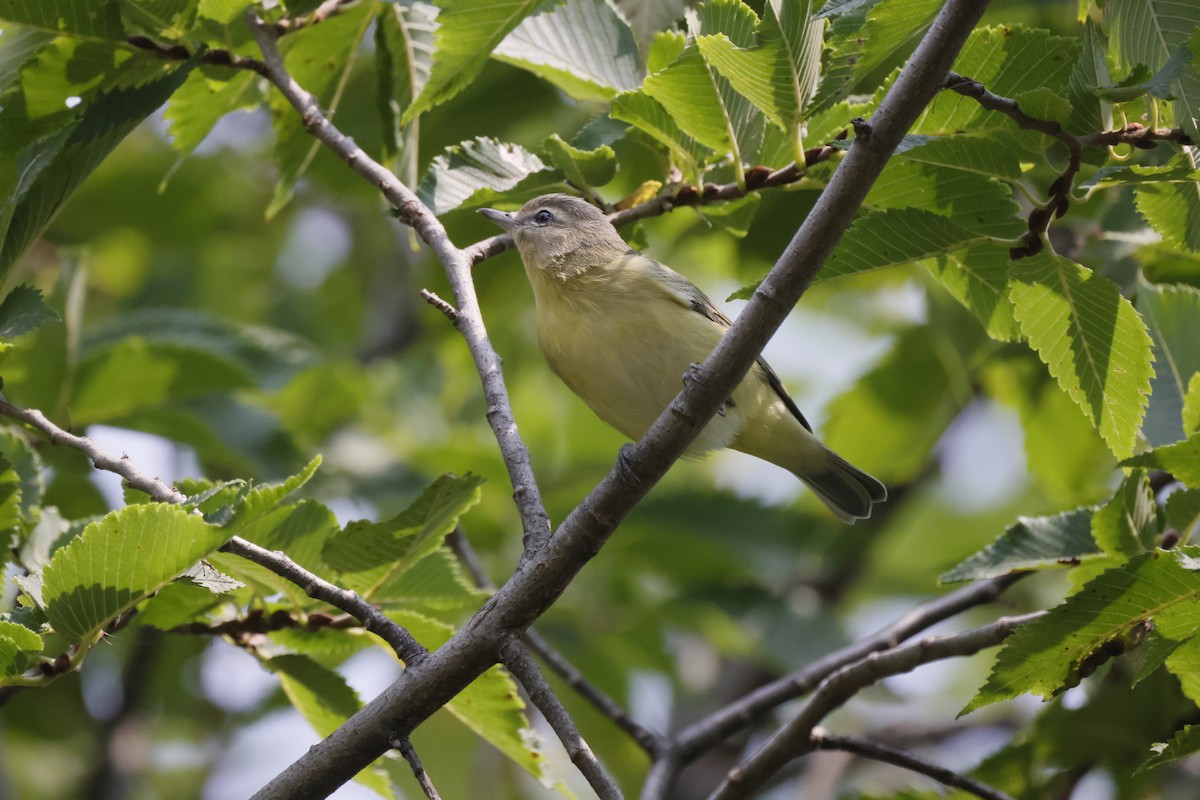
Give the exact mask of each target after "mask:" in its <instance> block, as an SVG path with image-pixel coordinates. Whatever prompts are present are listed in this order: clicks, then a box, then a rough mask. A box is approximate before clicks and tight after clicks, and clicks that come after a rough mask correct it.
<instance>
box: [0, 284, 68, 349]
mask: <svg viewBox="0 0 1200 800" xmlns="http://www.w3.org/2000/svg"><path fill="white" fill-rule="evenodd" d="M61 321H62V317H60V316H59V315H58V312H57V311H55V310H54V309H53V308H51V307H50V306H48V305H46V300H45V299H44V298H43V297H42V290H41V289H35V288H33V287H32V286H26V285H21V286H18V287H17V288H15V289H13V290H12V291H11V292H9V293H8V295H7V296H6V297H5V298H4V302H3V303H0V339H12V338H14V337H16V336H20V335H21V334H23V333H29V332H30V331H32V330H34V329H35V328H39V327H41V326H42V325H45V324H46V323H47V322H61Z"/></svg>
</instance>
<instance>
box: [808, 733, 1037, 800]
mask: <svg viewBox="0 0 1200 800" xmlns="http://www.w3.org/2000/svg"><path fill="white" fill-rule="evenodd" d="M812 744H813V749H814V750H843V751H845V752H847V753H854V754H855V755H857V756H862V757H863V758H869V759H871V760H872V761H882V762H884V763H885V764H894V765H895V766H897V767H903V768H904V769H907V770H912V771H913V772H918V773H920V774H922V775H925V776H927V777H930V778H933V779H934V780H935V781H937V782H938V783H940V784H942V785H943V786H949V787H951V788H954V789H962V790H963V791H964V792H969V793H971V794H973V795H975V796H976V797H981V798H983V800H1014V798H1013V797H1012V796H1011V795H1008V794H1006V793H1004V792H1002V791H1000V790H999V789H996V788H994V787H991V786H988V785H987V784H986V783H980V782H979V781H977V780H975V779H973V778H969V777H967V776H966V775H963V774H962V773H959V772H955V771H954V770H952V769H948V768H947V767H943V766H942V765H940V764H934V763H933V762H931V761H927V760H925V759H923V758H919V757H918V756H915V755H913V754H912V753H907V752H905V751H903V750H900V749H898V748H895V747H889V746H888V745H885V744H880V743H879V742H870V741H867V740H866V739H859V738H857V737H854V736H839V735H836V734H832V733H829V732H828V731H825V730H823V729H821V728H817V729H816V730H814V731H813V734H812Z"/></svg>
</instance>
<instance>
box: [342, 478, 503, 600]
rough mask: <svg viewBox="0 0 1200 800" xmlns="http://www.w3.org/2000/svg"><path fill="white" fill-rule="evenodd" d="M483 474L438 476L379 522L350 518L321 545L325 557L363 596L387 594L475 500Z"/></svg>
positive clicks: (345, 583)
mask: <svg viewBox="0 0 1200 800" xmlns="http://www.w3.org/2000/svg"><path fill="white" fill-rule="evenodd" d="M482 485H483V478H480V477H479V476H477V475H472V474H470V473H467V474H466V475H463V476H462V477H461V478H460V477H456V476H453V475H443V476H442V477H440V478H438V479H437V480H436V481H434V482H433V484H431V485H430V486H429V487H428V488H427V489H425V491H424V492H422V493H421V496H420V497H418V498H417V499H416V500H415V501H414V502H413V504H412V505H410V506H409V507H408V508H406V509H405V510H404V511H401V512H400V513H399V514H397V515H396V516H394V517H392V518H391V519H389V520H386V521H384V522H376V523H371V522H365V521H359V522H352V523H350V524H349V525H347V526H346V528H345V530H343V531H342V532H341V533H340V534H339V535H337V536H334V537H333V538H331V539H330V540H329V541H328V542H327V543H326V545H325V549H324V558H325V562H326V563H327V564H329V566H331V567H333V568H334V569H335V570H337V571H338V572H340V573H341V574H342V576H341V580H342V581H343V582H344V585H345V586H347V587H348V588H351V589H354V590H355V591H357V592H358V593H359V594H361V595H362V596H363V597H364V598H365V599H367V600H371V599H372V598H373V597H375V595H376V594H384V595H386V594H387V593H388V592H389V591H390V590H391V587H393V586H395V585H396V582H397V581H399V580H401V579H402V578H403V577H404V574H405V573H406V572H407V571H408V570H410V569H412V568H413V567H414V566H415V565H416V564H417V562H419V561H420V560H421V559H423V558H425V557H426V556H428V555H430V554H431V553H433V552H435V551H436V550H437V549H438V548H440V547H441V546H442V541H443V540H444V539H445V537H446V535H447V534H448V533H450V531H452V530H454V527H455V526H456V525H457V524H458V520H459V518H460V517H462V515H463V514H465V513H466V512H467V510H468V509H470V508H471V506H473V505H475V504H476V503H477V502H479V498H480V487H481V486H482Z"/></svg>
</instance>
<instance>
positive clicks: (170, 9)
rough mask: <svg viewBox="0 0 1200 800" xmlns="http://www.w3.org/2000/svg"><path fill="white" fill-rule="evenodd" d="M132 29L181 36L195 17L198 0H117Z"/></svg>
mask: <svg viewBox="0 0 1200 800" xmlns="http://www.w3.org/2000/svg"><path fill="white" fill-rule="evenodd" d="M118 2H119V3H120V6H121V17H122V18H123V19H124V20H125V23H126V26H127V27H128V28H130V29H132V30H141V31H144V32H146V33H148V34H150V35H152V36H160V37H162V38H166V39H174V38H178V37H182V36H183V35H184V33H185V32H186V31H187V29H188V28H190V27H191V24H192V22H193V21H194V20H195V17H196V7H197V5H198V3H199V0H118Z"/></svg>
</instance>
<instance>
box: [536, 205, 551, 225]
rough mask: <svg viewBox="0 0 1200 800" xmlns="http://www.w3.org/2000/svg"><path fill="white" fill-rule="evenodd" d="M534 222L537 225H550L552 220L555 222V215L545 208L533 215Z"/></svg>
mask: <svg viewBox="0 0 1200 800" xmlns="http://www.w3.org/2000/svg"><path fill="white" fill-rule="evenodd" d="M533 222H534V224H535V225H549V224H550V223H551V222H554V215H553V214H551V213H550V212H549V211H547V210H546V209H544V208H543V209H542V210H541V211H539V212H537V213H536V214H534V215H533Z"/></svg>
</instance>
